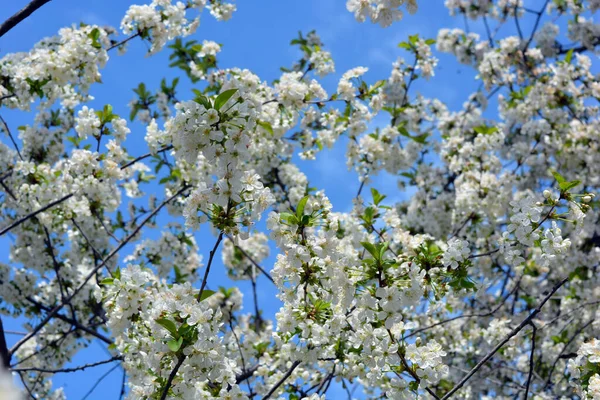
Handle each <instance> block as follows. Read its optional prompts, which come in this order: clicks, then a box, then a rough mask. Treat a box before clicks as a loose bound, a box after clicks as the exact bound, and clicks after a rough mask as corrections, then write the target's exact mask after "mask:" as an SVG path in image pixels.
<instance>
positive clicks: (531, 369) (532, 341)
mask: <svg viewBox="0 0 600 400" xmlns="http://www.w3.org/2000/svg"><path fill="white" fill-rule="evenodd" d="M529 325H531V328H532V329H533V332H532V333H531V354H530V355H529V375H528V376H527V384H526V385H525V396H524V397H523V399H524V400H527V396H529V386H530V385H531V377H532V376H533V366H534V362H533V355H534V354H533V353H534V352H535V334H536V331H537V327H536V326H535V324H534V323H533V322H530V323H529Z"/></svg>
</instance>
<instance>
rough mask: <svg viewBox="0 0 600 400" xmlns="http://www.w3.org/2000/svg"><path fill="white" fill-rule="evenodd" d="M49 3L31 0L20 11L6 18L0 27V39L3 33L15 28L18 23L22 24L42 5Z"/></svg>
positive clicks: (48, 0) (43, 0)
mask: <svg viewBox="0 0 600 400" xmlns="http://www.w3.org/2000/svg"><path fill="white" fill-rule="evenodd" d="M48 2H50V0H33V1H32V2H31V3H29V4H27V5H26V6H25V7H23V8H22V9H21V10H20V11H18V12H17V13H16V14H14V15H13V16H12V17H10V18H8V19H7V20H6V21H4V22H3V23H2V25H0V37H2V36H4V34H5V33H7V32H8V31H10V30H11V29H12V28H14V27H15V26H17V25H18V24H19V23H21V22H23V20H25V19H26V18H27V17H29V16H30V15H31V14H33V13H34V12H35V11H36V10H37V9H38V8H40V7H41V6H43V5H44V4H46V3H48Z"/></svg>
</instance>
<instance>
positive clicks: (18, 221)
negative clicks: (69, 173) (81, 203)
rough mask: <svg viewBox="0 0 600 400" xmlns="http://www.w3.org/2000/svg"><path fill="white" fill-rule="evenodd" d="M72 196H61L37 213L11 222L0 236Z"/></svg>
mask: <svg viewBox="0 0 600 400" xmlns="http://www.w3.org/2000/svg"><path fill="white" fill-rule="evenodd" d="M73 195H74V194H73V193H69V194H68V195H66V196H63V197H61V198H60V199H58V200H54V201H53V202H51V203H48V204H46V205H45V206H44V207H42V208H40V209H39V210H37V211H34V212H32V213H30V214H27V215H26V216H24V217H22V218H19V219H18V220H16V221H15V222H13V223H12V224H10V225H9V226H7V227H6V228H4V229H2V230H1V231H0V236H2V235H4V234H5V233H7V232H10V231H11V230H12V229H14V228H16V227H17V226H19V225H21V224H22V223H23V222H26V221H28V220H30V219H31V218H33V217H35V216H36V215H38V214H39V213H43V212H44V211H46V210H48V209H50V208H52V207H54V206H55V205H57V204H60V203H62V202H63V201H65V200H68V199H70V198H71V197H73Z"/></svg>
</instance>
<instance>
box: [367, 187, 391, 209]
mask: <svg viewBox="0 0 600 400" xmlns="http://www.w3.org/2000/svg"><path fill="white" fill-rule="evenodd" d="M371 196H373V204H375V205H376V206H378V205H379V203H381V202H382V201H383V199H385V198H386V197H387V196H386V195H382V194H381V193H379V192H378V191H377V189H375V188H371Z"/></svg>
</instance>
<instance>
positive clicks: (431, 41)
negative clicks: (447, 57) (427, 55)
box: [425, 39, 435, 46]
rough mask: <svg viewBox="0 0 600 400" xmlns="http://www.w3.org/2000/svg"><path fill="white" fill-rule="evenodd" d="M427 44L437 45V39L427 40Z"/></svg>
mask: <svg viewBox="0 0 600 400" xmlns="http://www.w3.org/2000/svg"><path fill="white" fill-rule="evenodd" d="M425 44H427V45H429V46H431V45H432V44H435V39H427V40H426V41H425Z"/></svg>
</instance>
